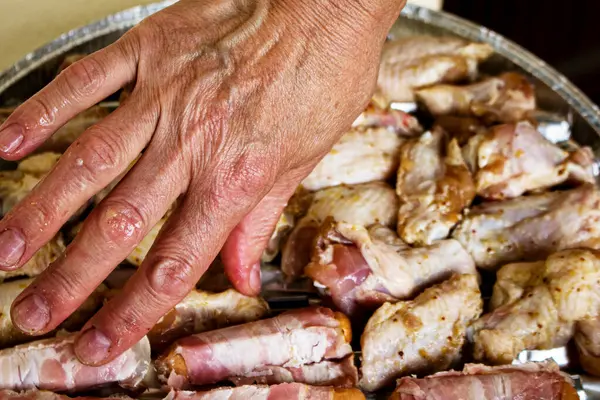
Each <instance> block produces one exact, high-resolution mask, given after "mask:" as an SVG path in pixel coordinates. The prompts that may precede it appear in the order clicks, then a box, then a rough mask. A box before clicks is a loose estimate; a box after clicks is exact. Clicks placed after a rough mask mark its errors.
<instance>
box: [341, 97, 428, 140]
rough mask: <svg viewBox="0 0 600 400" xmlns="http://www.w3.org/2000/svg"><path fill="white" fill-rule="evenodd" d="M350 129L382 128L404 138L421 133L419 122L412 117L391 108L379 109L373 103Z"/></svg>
mask: <svg viewBox="0 0 600 400" xmlns="http://www.w3.org/2000/svg"><path fill="white" fill-rule="evenodd" d="M352 127H353V128H358V127H362V128H376V127H384V128H388V129H389V130H392V131H395V132H396V133H398V134H399V135H402V136H406V137H411V136H415V135H418V134H420V133H421V132H423V128H422V127H421V125H420V124H419V120H418V119H417V118H415V117H414V116H412V115H410V114H408V113H406V112H403V111H400V110H394V109H392V108H380V107H379V106H378V105H376V104H375V103H374V102H371V103H369V105H368V106H367V108H366V109H365V111H363V112H362V114H360V115H359V116H358V118H356V120H355V121H354V123H353V124H352Z"/></svg>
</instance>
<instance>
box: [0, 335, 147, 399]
mask: <svg viewBox="0 0 600 400" xmlns="http://www.w3.org/2000/svg"><path fill="white" fill-rule="evenodd" d="M74 341H75V335H74V334H73V335H68V336H62V337H57V338H54V339H45V340H39V341H37V342H32V343H28V344H23V345H20V346H16V347H13V348H9V349H5V350H2V351H0V389H11V390H26V389H42V390H53V391H85V390H87V389H91V388H95V387H99V386H103V385H107V384H111V383H118V384H119V385H121V386H122V387H125V388H132V389H133V388H137V387H139V386H140V385H141V383H142V381H143V380H144V378H145V377H146V375H147V374H148V373H149V372H150V371H151V360H150V345H149V343H148V339H146V338H144V339H143V340H141V341H140V342H138V343H137V344H136V345H135V346H133V347H132V348H131V349H129V350H127V351H126V352H125V353H123V354H122V355H120V356H119V357H117V358H115V359H114V360H113V361H111V362H109V363H108V364H105V365H102V366H100V367H90V366H87V365H84V364H81V363H80V362H79V361H78V360H77V357H76V356H75V353H74V351H73V343H74Z"/></svg>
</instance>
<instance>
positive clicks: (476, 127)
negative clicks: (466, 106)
mask: <svg viewBox="0 0 600 400" xmlns="http://www.w3.org/2000/svg"><path fill="white" fill-rule="evenodd" d="M439 129H442V130H444V131H446V132H447V134H448V135H449V137H451V138H452V139H456V141H457V142H458V145H459V146H463V145H465V144H466V143H467V142H468V141H469V139H470V138H471V137H473V136H475V135H476V134H478V133H481V132H485V131H486V130H487V127H486V126H485V125H484V124H483V123H482V122H481V121H480V120H479V119H477V118H472V117H457V116H454V115H441V116H439V117H437V118H436V119H435V123H434V125H433V129H432V130H433V131H436V130H439Z"/></svg>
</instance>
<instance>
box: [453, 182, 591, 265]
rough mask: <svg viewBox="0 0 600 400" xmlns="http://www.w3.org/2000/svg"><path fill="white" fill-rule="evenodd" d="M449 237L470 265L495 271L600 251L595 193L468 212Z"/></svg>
mask: <svg viewBox="0 0 600 400" xmlns="http://www.w3.org/2000/svg"><path fill="white" fill-rule="evenodd" d="M453 237H454V238H455V239H457V240H458V241H459V242H460V243H462V245H463V246H464V247H465V249H467V251H468V252H469V253H470V254H471V256H473V258H474V259H475V264H477V266H478V267H480V268H484V269H497V268H498V267H500V266H501V265H502V264H506V263H509V262H513V261H536V260H540V259H544V258H546V257H547V256H548V255H550V254H551V253H552V252H554V251H558V250H562V249H566V248H573V247H591V248H596V247H598V246H599V245H600V243H599V242H598V240H599V238H600V193H599V192H598V189H596V188H595V187H594V186H593V185H583V186H581V187H579V188H577V189H572V190H568V191H556V192H551V193H544V194H540V195H530V196H523V197H520V198H517V199H511V200H505V201H499V202H489V203H483V204H481V205H479V206H475V207H473V208H471V210H470V212H469V214H468V216H467V217H466V218H465V219H464V220H463V221H462V222H461V223H460V224H459V225H458V226H457V227H456V229H455V230H454V233H453Z"/></svg>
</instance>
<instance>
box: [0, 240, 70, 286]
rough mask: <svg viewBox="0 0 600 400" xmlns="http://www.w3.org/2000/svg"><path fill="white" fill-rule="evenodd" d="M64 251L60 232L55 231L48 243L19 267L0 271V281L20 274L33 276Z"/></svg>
mask: <svg viewBox="0 0 600 400" xmlns="http://www.w3.org/2000/svg"><path fill="white" fill-rule="evenodd" d="M64 251H65V244H64V242H63V238H62V235H61V233H60V232H59V233H57V234H56V236H54V238H52V239H51V240H50V241H49V242H48V243H46V244H45V245H44V246H43V247H42V248H41V249H39V250H38V251H37V252H36V253H35V254H34V255H33V256H32V257H31V258H30V259H29V261H27V262H26V263H25V265H23V266H22V267H21V268H19V269H15V270H12V271H0V282H2V281H4V280H5V279H9V278H16V277H21V276H27V277H33V276H37V275H39V274H41V273H42V271H44V270H45V269H46V268H48V266H49V265H50V264H51V263H52V262H54V260H56V259H57V258H58V257H59V256H60V255H61V254H62V253H63V252H64Z"/></svg>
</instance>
